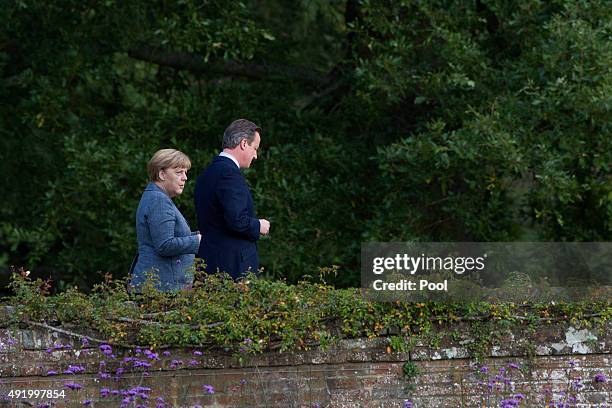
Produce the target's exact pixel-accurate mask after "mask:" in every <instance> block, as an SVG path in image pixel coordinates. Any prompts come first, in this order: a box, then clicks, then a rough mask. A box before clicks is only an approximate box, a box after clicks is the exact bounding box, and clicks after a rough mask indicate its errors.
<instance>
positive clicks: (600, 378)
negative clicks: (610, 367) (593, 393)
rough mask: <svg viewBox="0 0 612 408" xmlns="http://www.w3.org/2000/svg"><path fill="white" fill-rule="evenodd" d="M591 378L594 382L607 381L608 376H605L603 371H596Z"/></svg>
mask: <svg viewBox="0 0 612 408" xmlns="http://www.w3.org/2000/svg"><path fill="white" fill-rule="evenodd" d="M593 380H594V381H595V382H596V383H605V382H607V381H608V377H606V375H605V374H604V373H597V374H595V377H593Z"/></svg>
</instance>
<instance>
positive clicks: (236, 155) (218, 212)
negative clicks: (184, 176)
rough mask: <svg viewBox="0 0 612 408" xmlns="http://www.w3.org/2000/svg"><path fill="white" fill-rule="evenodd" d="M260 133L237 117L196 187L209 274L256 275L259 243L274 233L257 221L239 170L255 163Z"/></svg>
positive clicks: (201, 252) (200, 254) (267, 224)
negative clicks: (248, 272) (260, 239)
mask: <svg viewBox="0 0 612 408" xmlns="http://www.w3.org/2000/svg"><path fill="white" fill-rule="evenodd" d="M260 132H261V129H260V128H259V127H258V126H257V125H256V124H254V123H253V122H251V121H248V120H246V119H238V120H235V121H234V122H232V123H231V124H230V125H229V126H228V128H227V129H225V132H224V133H223V151H222V152H221V154H219V156H217V157H215V158H214V160H213V162H212V163H211V164H210V165H209V166H208V167H207V168H206V169H205V170H204V171H203V172H202V174H201V175H200V177H198V180H197V182H196V187H195V207H196V212H197V217H198V227H199V230H200V232H201V234H202V241H201V243H200V249H199V251H198V255H197V256H198V257H200V258H203V259H204V262H205V263H206V272H208V273H215V272H218V271H220V272H227V273H229V274H230V275H231V276H232V277H233V278H234V279H238V278H239V277H241V276H243V275H244V274H245V273H246V272H247V271H249V270H250V271H253V272H257V269H258V268H259V257H258V255H257V246H256V244H255V242H256V241H257V240H258V239H259V237H260V236H261V235H266V234H268V232H269V231H270V222H269V221H268V220H266V219H257V218H256V217H255V210H254V207H253V197H252V196H251V191H250V189H249V186H248V185H247V183H246V180H245V179H244V176H243V175H242V173H240V169H244V168H248V167H250V166H251V162H252V161H253V159H257V150H258V149H259V143H260V142H261V136H260Z"/></svg>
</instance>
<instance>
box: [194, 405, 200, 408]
mask: <svg viewBox="0 0 612 408" xmlns="http://www.w3.org/2000/svg"><path fill="white" fill-rule="evenodd" d="M193 408H202V406H201V405H194V406H193Z"/></svg>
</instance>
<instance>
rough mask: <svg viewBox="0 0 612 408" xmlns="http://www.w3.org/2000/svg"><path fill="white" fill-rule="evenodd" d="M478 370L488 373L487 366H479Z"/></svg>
mask: <svg viewBox="0 0 612 408" xmlns="http://www.w3.org/2000/svg"><path fill="white" fill-rule="evenodd" d="M480 372H481V373H483V374H486V373H488V372H489V367H487V366H482V367H480Z"/></svg>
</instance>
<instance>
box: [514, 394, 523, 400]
mask: <svg viewBox="0 0 612 408" xmlns="http://www.w3.org/2000/svg"><path fill="white" fill-rule="evenodd" d="M514 399H517V400H519V401H520V400H524V399H525V394H521V393H518V394H514Z"/></svg>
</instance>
